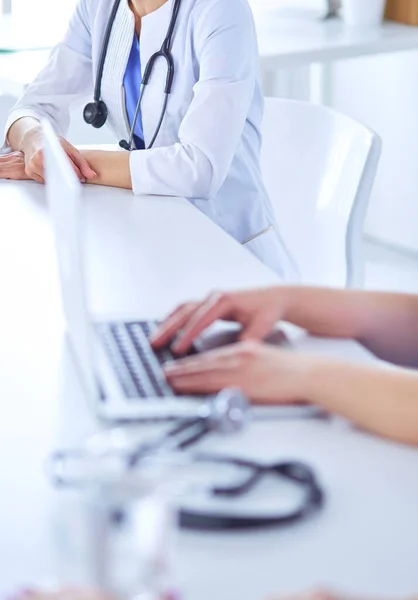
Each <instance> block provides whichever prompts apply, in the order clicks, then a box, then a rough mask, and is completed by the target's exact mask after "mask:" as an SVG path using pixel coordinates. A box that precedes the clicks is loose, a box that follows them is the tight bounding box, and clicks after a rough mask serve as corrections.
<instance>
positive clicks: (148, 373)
mask: <svg viewBox="0 0 418 600" xmlns="http://www.w3.org/2000/svg"><path fill="white" fill-rule="evenodd" d="M156 327H157V323H156V322H153V321H143V322H134V323H95V329H96V331H97V333H98V335H99V338H100V340H101V342H102V344H103V346H104V348H105V351H106V354H107V356H108V357H109V359H110V362H111V364H112V366H113V369H114V372H115V374H116V376H117V378H118V380H119V382H120V385H121V386H122V389H123V391H124V392H125V395H126V397H128V398H138V397H140V398H147V397H155V396H157V397H160V398H164V397H170V396H174V395H175V392H174V391H173V390H172V388H171V387H170V386H169V385H168V383H167V381H166V379H165V377H164V373H163V370H162V368H161V365H163V364H164V363H165V362H167V361H169V360H173V359H174V358H175V357H174V355H173V354H172V352H171V351H170V349H169V348H164V349H163V350H158V351H154V350H153V349H152V348H151V345H150V343H149V341H148V338H149V337H150V335H151V334H152V333H153V331H154V330H155V329H156ZM191 354H193V351H192V352H191Z"/></svg>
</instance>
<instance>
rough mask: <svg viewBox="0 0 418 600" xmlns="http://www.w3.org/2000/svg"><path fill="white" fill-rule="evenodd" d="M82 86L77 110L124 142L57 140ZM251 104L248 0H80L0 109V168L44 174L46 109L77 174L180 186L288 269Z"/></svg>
mask: <svg viewBox="0 0 418 600" xmlns="http://www.w3.org/2000/svg"><path fill="white" fill-rule="evenodd" d="M155 53H159V54H157V55H156V56H154V55H155ZM147 71H148V72H147ZM171 77H172V82H171V81H170V78H171ZM170 86H171V88H170ZM93 88H94V91H93ZM141 92H143V94H142V97H141V99H140V96H141ZM87 94H90V95H91V97H92V98H91V100H90V103H89V104H88V105H87V106H86V108H85V110H84V118H85V120H86V121H87V122H89V123H90V124H93V126H95V127H100V126H102V125H103V124H104V123H105V122H107V124H108V125H109V126H110V127H111V129H112V130H113V132H114V134H115V137H116V140H118V141H119V140H121V146H122V147H123V148H125V149H126V150H130V151H129V152H128V151H117V150H116V151H104V150H77V149H76V148H74V147H73V146H72V145H71V144H70V143H69V142H68V141H67V140H65V138H64V136H65V132H66V130H67V127H68V121H69V110H68V109H69V106H70V105H71V103H72V102H73V101H74V100H77V99H80V98H81V97H84V96H86V95H87ZM262 114H263V98H262V92H261V88H260V83H259V78H258V49H257V40H256V32H255V27H254V22H253V17H252V13H251V9H250V6H249V4H248V0H79V3H78V6H77V8H76V10H75V13H74V15H73V17H72V19H71V22H70V24H69V28H68V31H67V33H66V35H65V38H64V40H63V41H62V43H60V44H58V46H57V47H56V48H55V49H54V50H53V52H52V54H51V57H50V59H49V62H48V64H47V66H46V67H45V68H44V69H43V71H41V73H40V74H39V75H38V77H37V78H36V79H35V81H34V82H33V83H32V84H31V85H30V86H29V87H28V89H27V90H26V92H25V93H24V95H23V96H22V97H21V98H20V100H19V101H18V103H17V105H16V106H15V107H14V108H13V110H12V112H11V114H10V115H9V118H8V120H7V123H6V141H5V145H4V147H3V156H2V157H1V159H0V177H3V178H6V177H7V178H10V179H24V178H31V179H35V180H37V181H39V182H43V177H44V171H43V157H42V136H41V131H40V124H39V120H40V119H41V118H42V117H46V118H48V119H49V120H50V121H51V122H52V124H53V126H54V127H55V129H56V131H57V132H58V133H59V135H60V136H61V143H62V145H63V147H64V149H65V150H66V152H67V155H68V156H69V158H70V160H71V161H72V163H73V166H74V169H75V171H76V173H77V175H78V176H79V178H80V180H81V181H83V182H87V183H95V184H101V185H108V186H116V187H122V188H129V189H132V190H133V192H134V193H135V194H158V195H168V196H181V197H185V198H187V199H189V200H190V202H192V203H193V204H194V205H195V206H196V207H197V208H199V209H200V210H201V211H202V212H204V213H205V214H206V215H207V216H208V217H209V218H211V219H212V220H213V221H215V222H216V223H217V224H218V225H220V226H221V227H222V228H223V229H224V230H225V231H227V232H228V233H229V234H230V235H231V236H233V237H234V238H235V239H236V240H238V241H239V242H240V243H241V244H244V245H245V246H246V247H247V248H248V249H249V250H251V251H252V252H253V253H254V254H255V255H256V256H257V257H258V258H259V259H260V260H262V261H263V262H264V263H265V264H267V265H269V266H270V267H272V268H273V269H274V270H275V271H276V272H278V273H279V274H281V275H282V277H283V278H284V279H287V280H290V279H293V280H294V279H295V267H294V263H293V261H292V258H291V257H290V255H289V253H288V251H287V249H286V248H285V246H284V244H283V241H282V239H281V237H280V235H279V232H278V230H277V227H276V224H275V220H274V214H273V210H272V207H271V204H270V201H269V198H268V196H267V193H266V190H265V187H264V185H263V182H262V177H261V170H260V163H259V156H260V145H261V135H260V127H261V121H262ZM4 151H6V153H4Z"/></svg>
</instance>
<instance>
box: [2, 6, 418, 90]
mask: <svg viewBox="0 0 418 600" xmlns="http://www.w3.org/2000/svg"><path fill="white" fill-rule="evenodd" d="M251 5H252V8H253V11H254V17H255V21H256V27H257V34H258V40H259V50H260V64H261V70H262V73H263V81H264V87H265V93H266V95H290V96H292V97H299V98H306V97H309V96H310V94H311V87H310V83H311V79H310V67H311V66H312V65H314V64H316V63H320V64H329V63H332V62H335V61H338V60H344V59H349V58H360V57H362V56H371V55H379V54H388V53H393V52H406V51H413V50H418V27H409V26H407V25H402V24H399V23H392V22H386V23H384V25H383V26H382V27H381V28H379V29H375V30H361V29H350V28H347V27H345V26H344V24H343V23H342V22H341V21H339V20H329V21H321V20H303V19H295V18H292V19H290V18H283V17H282V16H281V13H280V10H279V9H278V8H272V7H265V6H264V7H263V6H261V7H260V6H259V5H258V3H257V0H251ZM19 54H21V57H19V56H13V55H11V54H4V55H1V54H0V91H1V90H3V92H4V93H8V94H10V95H13V96H18V95H20V94H21V93H22V92H23V90H24V88H25V86H26V85H27V84H28V83H29V82H30V81H32V79H33V78H34V76H35V75H36V73H37V72H38V71H39V70H40V68H42V66H43V65H44V64H45V62H46V60H47V57H48V52H45V51H38V52H23V53H19Z"/></svg>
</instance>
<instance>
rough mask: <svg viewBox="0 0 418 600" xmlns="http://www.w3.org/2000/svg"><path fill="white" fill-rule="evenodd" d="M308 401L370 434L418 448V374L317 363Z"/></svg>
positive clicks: (308, 387)
mask: <svg viewBox="0 0 418 600" xmlns="http://www.w3.org/2000/svg"><path fill="white" fill-rule="evenodd" d="M304 395H305V396H306V397H307V400H309V401H311V402H313V403H315V404H318V405H319V406H321V407H322V408H324V409H326V410H327V411H330V412H333V413H336V414H338V415H340V416H342V417H346V418H348V419H349V420H350V421H352V422H354V423H356V424H357V425H359V426H360V427H362V428H364V429H367V430H368V431H370V432H372V433H375V434H378V435H380V436H383V437H385V438H390V439H393V440H396V441H399V442H403V443H406V444H411V445H418V374H416V373H414V372H413V371H408V370H406V369H399V368H395V367H394V368H391V369H379V368H371V367H365V366H361V365H360V366H359V365H355V364H346V363H337V362H331V361H327V360H324V359H318V360H317V361H316V360H314V361H313V362H312V366H311V368H310V369H309V372H308V375H307V378H306V392H305V394H304Z"/></svg>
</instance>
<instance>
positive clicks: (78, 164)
mask: <svg viewBox="0 0 418 600" xmlns="http://www.w3.org/2000/svg"><path fill="white" fill-rule="evenodd" d="M60 142H61V146H62V147H63V149H64V151H65V153H66V154H67V156H68V158H69V159H70V162H71V164H72V167H73V169H74V171H75V173H76V175H77V177H78V178H79V180H80V181H81V182H83V183H84V182H85V181H88V180H91V179H95V178H96V177H97V174H96V173H95V171H93V169H92V168H91V167H90V165H89V163H88V162H87V160H86V159H85V158H84V156H82V154H81V152H80V151H79V150H77V148H74V146H72V145H71V144H70V143H69V142H67V140H66V139H64V138H62V137H60ZM20 149H21V150H22V152H23V154H24V156H25V173H26V175H27V176H28V178H30V179H34V180H35V181H38V182H39V183H44V182H45V173H44V156H43V135H42V129H41V127H40V126H36V127H32V128H31V129H30V130H29V131H28V132H27V133H26V134H25V135H24V136H23V139H22V142H21V144H20Z"/></svg>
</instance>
